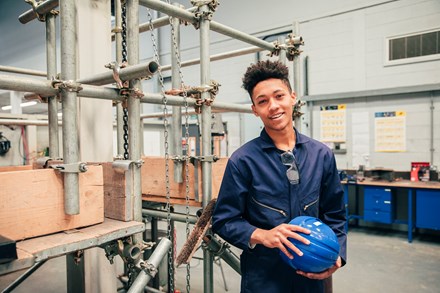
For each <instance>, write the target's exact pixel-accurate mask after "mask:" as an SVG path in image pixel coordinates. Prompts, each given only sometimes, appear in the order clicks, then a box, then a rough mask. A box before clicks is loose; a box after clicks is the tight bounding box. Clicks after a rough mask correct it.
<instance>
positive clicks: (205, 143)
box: [199, 4, 214, 293]
mask: <svg viewBox="0 0 440 293" xmlns="http://www.w3.org/2000/svg"><path fill="white" fill-rule="evenodd" d="M199 11H200V12H201V14H202V15H204V14H205V13H208V12H209V7H208V5H206V4H205V5H202V6H200V7H199ZM199 23H200V84H201V86H208V85H209V83H210V80H211V68H210V61H209V45H210V38H209V36H210V35H209V33H210V30H209V28H210V20H209V18H208V17H204V16H202V17H201V18H200V22H199ZM201 98H202V101H204V102H203V104H202V125H201V126H202V127H201V128H202V131H201V132H202V153H201V155H203V156H211V155H212V138H211V127H212V126H211V123H212V114H211V105H210V104H209V103H206V101H210V100H211V93H210V92H208V91H205V92H202V93H201ZM202 178H203V181H202V192H203V199H202V206H203V207H206V206H207V205H208V203H209V202H210V201H211V198H212V162H211V161H202ZM213 264H214V256H213V254H212V253H211V252H210V251H209V250H204V251H203V269H204V270H203V280H204V281H203V292H205V293H212V292H214V268H213Z"/></svg>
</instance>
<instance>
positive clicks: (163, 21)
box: [139, 1, 197, 33]
mask: <svg viewBox="0 0 440 293" xmlns="http://www.w3.org/2000/svg"><path fill="white" fill-rule="evenodd" d="M141 2H142V1H141ZM140 4H142V3H140ZM196 10H197V7H190V8H188V9H187V10H186V11H188V12H194V11H196ZM151 24H152V25H153V28H155V29H157V28H160V27H163V26H167V25H169V24H170V19H169V17H168V16H163V17H160V18H157V19H155V20H153V21H151ZM149 30H150V23H149V22H146V23H143V24H141V25H139V33H143V32H146V31H149Z"/></svg>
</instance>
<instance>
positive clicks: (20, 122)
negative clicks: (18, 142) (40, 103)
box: [0, 119, 61, 126]
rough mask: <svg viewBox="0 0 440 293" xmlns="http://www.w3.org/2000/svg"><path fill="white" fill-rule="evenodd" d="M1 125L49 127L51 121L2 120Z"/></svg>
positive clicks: (58, 122) (59, 122) (0, 120)
mask: <svg viewBox="0 0 440 293" xmlns="http://www.w3.org/2000/svg"><path fill="white" fill-rule="evenodd" d="M57 124H61V121H57ZM0 125H17V126H18V125H35V126H47V125H49V121H47V120H27V119H0Z"/></svg>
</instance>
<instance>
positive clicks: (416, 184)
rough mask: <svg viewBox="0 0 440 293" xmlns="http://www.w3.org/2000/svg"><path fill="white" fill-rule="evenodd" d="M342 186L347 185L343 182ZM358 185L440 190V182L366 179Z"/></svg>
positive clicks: (358, 182)
mask: <svg viewBox="0 0 440 293" xmlns="http://www.w3.org/2000/svg"><path fill="white" fill-rule="evenodd" d="M342 184H347V182H346V181H345V182H344V181H343V182H342ZM356 184H358V185H370V186H388V187H402V188H421V189H440V182H435V181H427V182H423V181H410V180H396V181H392V182H389V181H386V180H373V179H369V178H366V179H365V180H364V181H357V182H356Z"/></svg>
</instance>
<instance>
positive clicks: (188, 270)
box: [167, 0, 198, 293]
mask: <svg viewBox="0 0 440 293" xmlns="http://www.w3.org/2000/svg"><path fill="white" fill-rule="evenodd" d="M167 2H168V3H169V2H170V1H169V0H167ZM172 20H173V18H172V17H169V21H170V27H171V36H172V40H173V46H174V52H175V55H176V60H177V67H178V69H179V77H180V87H181V90H182V93H183V99H184V103H185V104H184V106H185V144H186V156H185V158H186V159H185V203H186V205H185V209H186V210H185V215H186V218H185V232H186V239H188V238H189V235H190V229H189V155H190V154H189V144H188V143H189V122H188V93H187V91H186V87H185V82H184V80H183V73H182V65H181V62H180V54H179V48H178V45H177V39H176V32H175V30H174V26H173V23H172ZM194 172H198V170H197V169H195V170H194ZM190 281H191V265H190V264H189V263H187V264H186V292H187V293H189V292H190V289H191V283H190Z"/></svg>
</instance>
